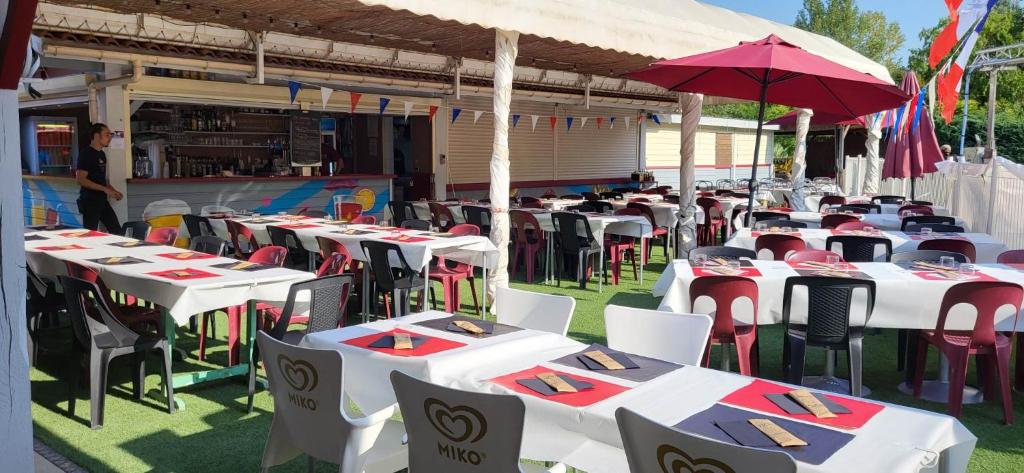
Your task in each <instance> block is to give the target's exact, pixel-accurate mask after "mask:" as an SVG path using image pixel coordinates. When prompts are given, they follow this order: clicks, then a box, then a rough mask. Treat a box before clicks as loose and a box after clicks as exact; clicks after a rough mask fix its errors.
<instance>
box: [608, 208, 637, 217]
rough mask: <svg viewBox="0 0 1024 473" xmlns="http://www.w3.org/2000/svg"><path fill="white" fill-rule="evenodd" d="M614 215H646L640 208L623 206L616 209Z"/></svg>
mask: <svg viewBox="0 0 1024 473" xmlns="http://www.w3.org/2000/svg"><path fill="white" fill-rule="evenodd" d="M614 215H632V216H634V217H642V216H644V212H643V210H640V209H631V208H621V209H619V210H616V211H615V213H614Z"/></svg>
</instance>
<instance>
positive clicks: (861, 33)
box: [793, 0, 905, 72]
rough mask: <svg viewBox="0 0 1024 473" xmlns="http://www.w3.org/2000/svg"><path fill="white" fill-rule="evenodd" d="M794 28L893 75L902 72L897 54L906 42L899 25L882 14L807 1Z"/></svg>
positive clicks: (838, 2)
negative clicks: (838, 45) (825, 39)
mask: <svg viewBox="0 0 1024 473" xmlns="http://www.w3.org/2000/svg"><path fill="white" fill-rule="evenodd" d="M793 25H794V26H796V27H797V28H800V29H803V30H807V31H810V32H812V33H818V34H821V35H824V36H828V37H830V38H832V39H834V40H836V41H838V42H840V43H842V44H843V45H845V46H847V47H849V48H850V49H853V50H854V51H857V52H859V53H861V54H863V55H864V56H866V57H867V58H869V59H871V60H873V61H875V62H878V63H880V64H882V65H885V66H886V67H888V68H889V70H890V71H891V72H895V71H897V70H899V69H900V65H899V63H898V61H897V59H896V52H897V51H899V49H900V47H902V46H903V42H904V41H905V38H904V37H903V31H901V30H900V25H899V24H897V23H896V22H894V21H893V22H890V21H889V20H888V19H887V18H886V17H885V14H883V13H882V12H878V11H872V10H866V11H861V10H860V8H858V7H857V3H856V2H855V1H854V0H804V7H803V9H802V10H800V12H799V13H797V17H796V22H794V23H793Z"/></svg>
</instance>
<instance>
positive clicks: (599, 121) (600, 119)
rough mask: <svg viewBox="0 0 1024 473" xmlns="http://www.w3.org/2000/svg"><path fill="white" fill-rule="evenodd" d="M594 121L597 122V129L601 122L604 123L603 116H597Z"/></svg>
mask: <svg viewBox="0 0 1024 473" xmlns="http://www.w3.org/2000/svg"><path fill="white" fill-rule="evenodd" d="M595 121H596V122H597V129H598V130H600V129H601V124H602V123H604V117H597V119H596V120H595Z"/></svg>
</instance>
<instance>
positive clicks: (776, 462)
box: [615, 407, 796, 473]
mask: <svg viewBox="0 0 1024 473" xmlns="http://www.w3.org/2000/svg"><path fill="white" fill-rule="evenodd" d="M615 420H616V423H617V424H618V426H619V435H620V436H621V437H622V446H623V448H624V449H625V450H626V460H627V461H628V462H629V471H630V472H631V473H683V472H698V473H767V472H771V473H796V462H794V461H793V457H791V456H789V455H788V454H786V453H785V452H778V451H771V450H762V449H757V448H750V447H743V446H740V445H734V444H731V443H725V442H719V441H717V440H711V439H708V438H704V437H699V436H696V435H693V434H689V433H686V432H684V431H682V430H678V429H673V428H672V427H668V426H665V425H661V424H659V423H657V422H654V421H652V420H650V419H648V418H646V417H643V416H641V415H640V414H637V413H636V412H633V411H631V410H629V409H626V408H625V407H620V408H618V409H617V410H616V411H615Z"/></svg>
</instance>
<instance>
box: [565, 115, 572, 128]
mask: <svg viewBox="0 0 1024 473" xmlns="http://www.w3.org/2000/svg"><path fill="white" fill-rule="evenodd" d="M572 121H573V117H565V130H566V131H569V130H571V129H572Z"/></svg>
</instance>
